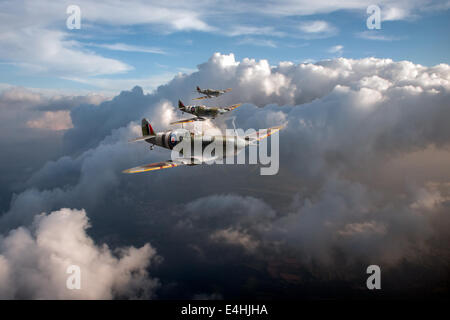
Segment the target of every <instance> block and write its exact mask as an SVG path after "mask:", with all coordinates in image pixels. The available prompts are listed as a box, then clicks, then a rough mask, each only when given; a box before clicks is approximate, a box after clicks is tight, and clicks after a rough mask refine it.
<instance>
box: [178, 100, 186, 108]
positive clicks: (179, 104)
mask: <svg viewBox="0 0 450 320" xmlns="http://www.w3.org/2000/svg"><path fill="white" fill-rule="evenodd" d="M184 107H185V105H184V103H183V102H181V100H178V108H179V109H181V108H184Z"/></svg>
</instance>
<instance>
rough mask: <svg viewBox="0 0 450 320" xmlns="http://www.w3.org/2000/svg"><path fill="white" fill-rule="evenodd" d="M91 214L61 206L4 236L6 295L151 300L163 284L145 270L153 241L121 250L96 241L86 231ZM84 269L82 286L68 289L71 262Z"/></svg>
mask: <svg viewBox="0 0 450 320" xmlns="http://www.w3.org/2000/svg"><path fill="white" fill-rule="evenodd" d="M89 226H90V225H89V222H88V219H87V216H86V213H85V212H84V211H83V210H81V211H79V210H71V209H61V210H59V211H55V212H52V213H50V214H48V215H46V214H41V215H37V216H36V217H35V219H34V223H33V224H32V226H31V227H29V228H26V227H20V228H17V229H14V230H11V231H10V232H9V234H8V235H7V236H5V237H2V238H0V284H1V286H0V298H1V299H13V298H16V299H111V298H113V297H116V298H120V297H128V298H133V297H144V298H151V297H152V293H153V291H154V290H155V289H156V288H157V287H158V285H159V282H158V280H156V279H151V278H149V277H148V273H147V270H146V268H147V267H148V266H149V264H150V261H151V260H152V261H155V258H156V252H155V250H154V249H153V248H152V247H151V246H150V245H149V244H145V245H144V246H143V247H141V248H133V247H128V248H118V249H117V250H115V253H113V252H112V251H111V250H110V248H109V247H108V246H107V245H101V246H99V245H96V244H95V243H94V241H93V240H92V238H90V237H89V236H88V235H87V234H86V229H87V228H88V227H89ZM72 265H76V266H78V267H79V268H80V271H81V273H80V278H81V283H80V284H81V287H80V289H72V290H71V289H68V288H67V287H66V282H67V279H68V278H69V276H70V274H68V273H67V272H66V270H67V269H68V267H69V266H72Z"/></svg>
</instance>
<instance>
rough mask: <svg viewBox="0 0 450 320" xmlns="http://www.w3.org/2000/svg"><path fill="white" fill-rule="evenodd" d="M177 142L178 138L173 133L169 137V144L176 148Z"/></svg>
mask: <svg viewBox="0 0 450 320" xmlns="http://www.w3.org/2000/svg"><path fill="white" fill-rule="evenodd" d="M176 142H177V137H176V136H175V134H173V133H172V134H171V135H170V137H169V143H170V145H171V146H174V145H175V143H176Z"/></svg>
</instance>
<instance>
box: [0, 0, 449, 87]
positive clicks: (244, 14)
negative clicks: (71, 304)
mask: <svg viewBox="0 0 450 320" xmlns="http://www.w3.org/2000/svg"><path fill="white" fill-rule="evenodd" d="M70 4H76V5H78V7H79V8H80V29H68V28H67V26H66V20H67V19H68V17H69V16H70V14H67V13H66V9H67V7H68V6H69V5H70ZM372 4H374V3H372V2H371V1H332V2H330V1H321V0H320V1H314V4H311V3H310V1H276V2H273V1H255V2H252V1H250V2H249V1H246V2H245V3H243V2H239V1H231V2H230V1H226V2H221V1H196V2H186V1H172V2H171V3H170V4H163V3H161V2H160V1H131V2H128V3H127V4H125V3H122V2H120V1H98V2H96V3H95V4H94V3H93V2H90V1H79V2H77V3H73V2H70V1H58V2H54V1H39V4H37V3H35V1H25V0H24V1H19V2H17V1H2V3H1V4H0V8H1V12H2V21H1V22H0V26H1V31H2V36H1V37H0V44H1V49H0V83H1V84H2V87H7V86H8V85H13V86H24V87H30V88H42V89H57V90H66V91H72V92H74V91H77V92H87V91H89V90H90V91H96V92H100V91H102V92H104V93H106V94H109V95H111V94H117V93H119V92H120V90H122V89H123V88H124V87H125V88H132V87H133V86H134V85H140V86H142V87H143V88H144V90H146V92H150V91H152V90H154V89H155V88H156V87H157V86H158V85H160V84H163V83H166V82H167V81H169V80H170V79H171V78H172V77H173V76H174V75H176V74H177V73H179V72H181V73H191V72H193V71H195V70H196V69H197V65H198V64H200V63H202V62H204V61H206V60H207V59H208V58H209V57H210V56H211V55H212V54H213V53H214V52H221V53H225V54H227V53H230V52H233V53H234V54H235V56H236V57H237V58H238V59H242V58H245V57H250V58H254V59H267V60H268V61H269V63H270V64H271V65H278V64H279V63H280V62H282V61H293V62H296V63H299V62H315V61H319V60H323V59H332V58H336V57H340V56H345V57H347V58H354V59H359V58H365V57H378V58H391V59H394V60H396V61H399V60H409V61H414V62H415V63H418V64H421V65H425V66H432V65H436V64H439V63H448V62H449V61H448V52H449V49H450V48H449V43H450V41H449V40H450V39H449V36H448V32H446V30H448V29H449V23H450V22H449V21H450V19H449V11H448V8H449V6H450V5H449V3H448V1H429V0H414V1H379V2H378V3H376V5H378V6H379V8H380V14H381V25H380V27H381V29H379V30H377V29H371V30H370V29H368V28H367V25H366V20H367V18H368V17H369V14H368V13H367V8H368V7H369V5H372Z"/></svg>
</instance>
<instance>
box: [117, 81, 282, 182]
mask: <svg viewBox="0 0 450 320" xmlns="http://www.w3.org/2000/svg"><path fill="white" fill-rule="evenodd" d="M197 91H198V93H200V94H204V95H205V96H202V97H200V98H195V99H194V100H199V99H208V98H212V97H218V96H220V95H222V94H224V93H227V92H230V91H231V88H229V89H225V90H213V89H204V90H202V89H200V88H199V87H198V86H197ZM239 106H240V104H234V105H231V106H226V107H208V106H204V105H193V106H191V105H189V106H186V105H184V104H183V102H181V100H179V101H178V108H179V109H180V111H182V112H183V113H184V112H186V113H190V114H192V115H194V116H195V117H193V118H190V119H184V120H179V121H175V122H172V123H171V124H172V125H173V124H183V123H188V122H194V121H205V120H207V119H215V118H216V117H217V116H220V115H222V114H225V113H228V112H230V111H232V110H234V109H236V108H237V107H239ZM141 127H142V137H139V138H136V139H133V140H130V142H136V141H145V142H147V143H150V144H151V146H150V149H151V150H153V147H154V146H155V145H156V146H159V147H162V148H166V149H169V150H172V149H174V148H175V147H177V146H178V144H180V143H182V142H183V141H184V146H188V148H189V149H191V150H193V149H194V146H201V150H202V154H201V155H197V154H193V155H190V154H189V155H185V154H183V149H181V150H180V152H179V153H180V154H181V157H180V158H176V159H172V160H167V161H162V162H156V163H150V164H146V165H142V166H138V167H134V168H131V169H127V170H124V171H123V172H124V173H139V172H146V171H153V170H160V169H165V168H173V167H177V166H184V165H187V166H193V165H199V164H202V163H205V162H209V161H214V160H217V159H223V158H227V157H231V156H235V155H237V154H238V153H239V152H241V151H242V150H244V149H245V148H246V147H247V146H249V145H251V144H254V143H256V142H258V141H260V140H262V139H265V138H267V137H268V136H270V135H272V134H273V133H275V132H277V131H279V130H280V129H281V128H282V127H283V126H278V127H272V128H268V129H261V130H259V131H256V132H254V133H253V134H249V135H246V136H236V135H232V136H227V135H223V134H215V135H205V134H203V133H200V134H197V133H195V132H193V131H192V130H188V129H185V128H177V129H174V130H168V131H162V132H155V131H154V130H153V127H152V126H151V124H150V122H149V121H148V120H147V119H145V118H144V119H142V122H141ZM212 144H214V145H215V146H227V148H223V149H226V151H225V152H221V153H217V154H216V153H214V154H211V156H210V157H208V158H205V156H204V151H205V149H207V148H210V149H211V145H212ZM229 146H231V147H229ZM189 153H190V152H189Z"/></svg>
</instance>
